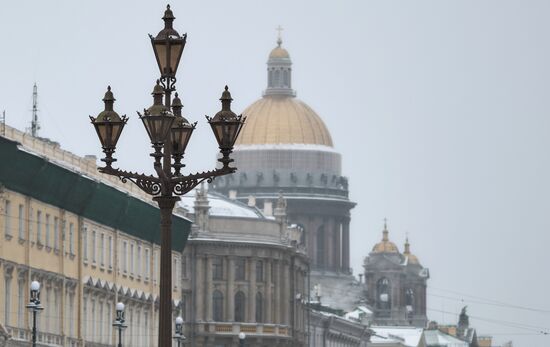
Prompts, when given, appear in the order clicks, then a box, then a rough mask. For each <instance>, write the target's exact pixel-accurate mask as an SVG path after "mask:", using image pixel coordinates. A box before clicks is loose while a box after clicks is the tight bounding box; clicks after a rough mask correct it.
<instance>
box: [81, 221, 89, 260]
mask: <svg viewBox="0 0 550 347" xmlns="http://www.w3.org/2000/svg"><path fill="white" fill-rule="evenodd" d="M82 258H83V259H84V260H85V261H87V260H88V228H87V227H84V230H82Z"/></svg>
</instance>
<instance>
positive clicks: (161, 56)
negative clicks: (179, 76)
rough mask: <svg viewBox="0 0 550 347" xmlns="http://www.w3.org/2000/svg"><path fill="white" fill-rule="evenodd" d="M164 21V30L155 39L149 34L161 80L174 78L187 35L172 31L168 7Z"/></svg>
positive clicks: (170, 14)
mask: <svg viewBox="0 0 550 347" xmlns="http://www.w3.org/2000/svg"><path fill="white" fill-rule="evenodd" d="M162 19H163V20H164V29H162V30H161V31H160V32H159V33H158V34H157V36H156V37H153V35H150V34H149V37H150V38H151V44H152V45H153V51H154V52H155V58H157V64H158V66H159V69H160V75H161V76H162V77H163V78H169V77H173V78H175V77H176V71H177V70H178V65H179V62H180V59H181V55H182V53H183V49H184V48H185V42H186V40H187V34H183V35H182V36H180V34H179V33H178V32H177V31H176V30H174V28H173V23H174V19H176V17H174V14H173V13H172V10H171V9H170V5H168V6H166V11H165V12H164V16H163V17H162Z"/></svg>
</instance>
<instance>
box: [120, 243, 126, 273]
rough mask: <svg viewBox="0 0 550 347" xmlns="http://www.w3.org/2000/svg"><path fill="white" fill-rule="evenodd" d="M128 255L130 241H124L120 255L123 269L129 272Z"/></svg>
mask: <svg viewBox="0 0 550 347" xmlns="http://www.w3.org/2000/svg"><path fill="white" fill-rule="evenodd" d="M127 256H128V242H126V241H123V242H122V256H121V257H120V259H121V261H122V271H123V272H125V273H126V272H128V259H127V258H126V257H127Z"/></svg>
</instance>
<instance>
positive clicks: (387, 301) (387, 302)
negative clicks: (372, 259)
mask: <svg viewBox="0 0 550 347" xmlns="http://www.w3.org/2000/svg"><path fill="white" fill-rule="evenodd" d="M390 289H391V287H390V281H389V280H388V279H387V278H385V277H383V278H381V279H379V280H378V282H376V293H377V300H376V302H377V306H378V308H379V309H383V310H389V309H390V308H391V295H390V293H391V290H390Z"/></svg>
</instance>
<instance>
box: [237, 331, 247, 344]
mask: <svg viewBox="0 0 550 347" xmlns="http://www.w3.org/2000/svg"><path fill="white" fill-rule="evenodd" d="M245 339H246V334H245V333H243V332H240V333H239V347H244V340H245Z"/></svg>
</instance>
